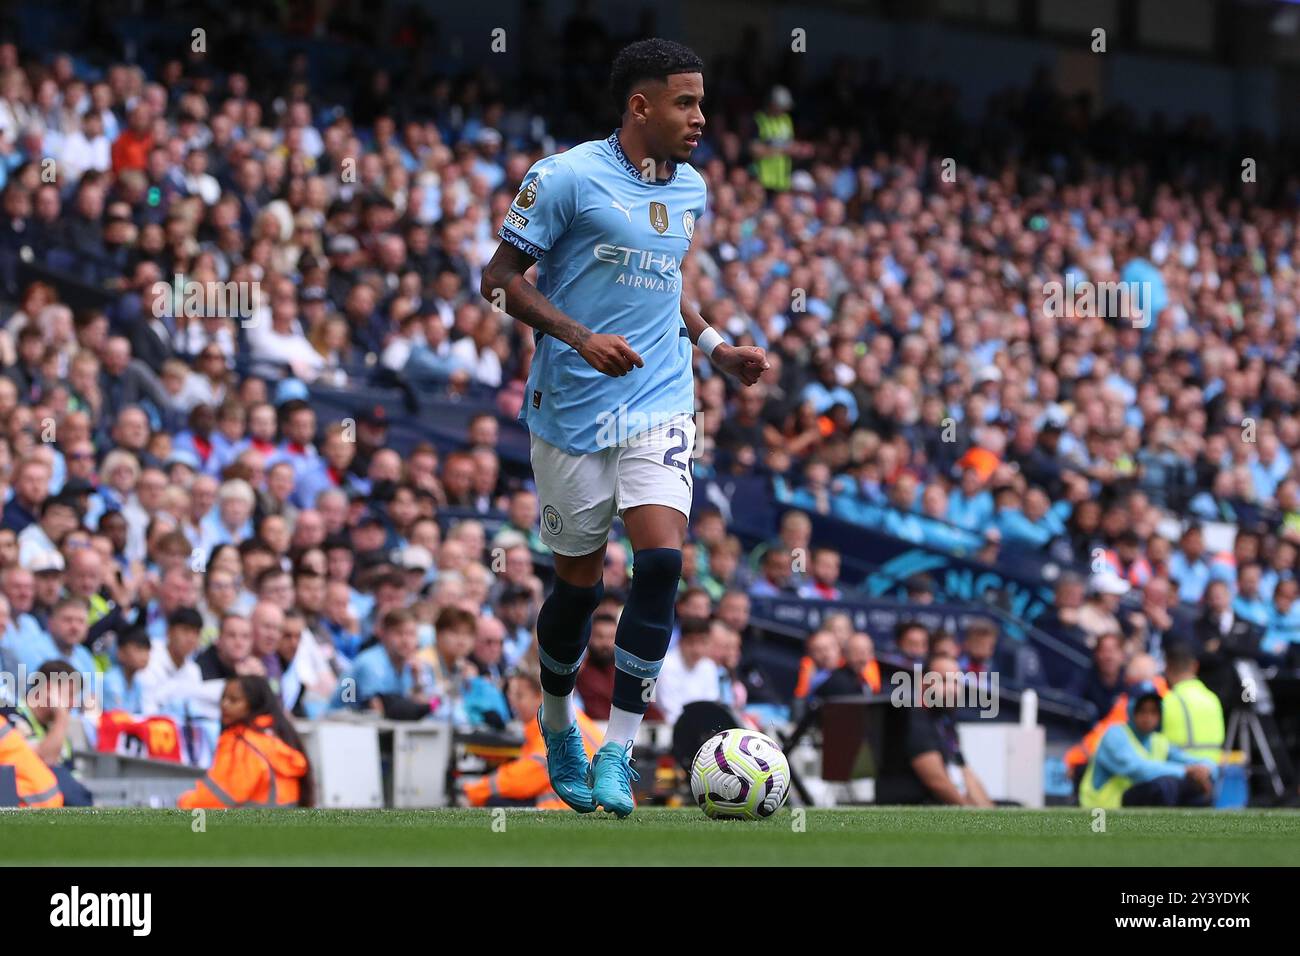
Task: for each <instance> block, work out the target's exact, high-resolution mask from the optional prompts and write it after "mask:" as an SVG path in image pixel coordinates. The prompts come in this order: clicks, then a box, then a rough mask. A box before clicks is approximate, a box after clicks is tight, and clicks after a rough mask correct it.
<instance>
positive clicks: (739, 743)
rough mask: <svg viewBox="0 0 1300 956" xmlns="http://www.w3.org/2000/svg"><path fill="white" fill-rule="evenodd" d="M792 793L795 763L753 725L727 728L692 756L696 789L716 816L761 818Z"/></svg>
mask: <svg viewBox="0 0 1300 956" xmlns="http://www.w3.org/2000/svg"><path fill="white" fill-rule="evenodd" d="M789 792H790V764H789V762H788V761H787V760H786V759H785V754H783V753H782V752H781V748H780V747H779V746H777V743H776V741H775V740H773V739H772V738H771V737H768V736H766V735H765V734H760V733H758V732H757V731H753V730H743V729H740V728H736V729H734V730H724V731H723V732H722V733H720V734H716V735H715V736H713V737H710V738H709V739H708V740H707V741H705V743H704V746H702V747H701V748H700V749H699V752H698V753H696V755H695V759H694V760H693V761H691V793H693V794H694V795H695V802H696V803H698V804H699V805H700V809H701V810H703V811H704V813H705V815H706V816H708V817H711V818H713V819H714V820H762V819H764V818H766V817H770V816H771V815H772V814H774V813H776V811H777V810H779V809H781V804H783V803H785V798H786V795H787V794H788V793H789Z"/></svg>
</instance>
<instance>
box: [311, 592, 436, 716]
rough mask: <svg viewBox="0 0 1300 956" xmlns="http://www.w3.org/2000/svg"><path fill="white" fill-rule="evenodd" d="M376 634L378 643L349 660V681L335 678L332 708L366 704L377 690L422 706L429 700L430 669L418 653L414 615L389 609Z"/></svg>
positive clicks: (403, 609) (431, 684) (431, 691)
mask: <svg viewBox="0 0 1300 956" xmlns="http://www.w3.org/2000/svg"><path fill="white" fill-rule="evenodd" d="M378 636H379V643H378V644H375V645H373V646H371V647H369V648H367V649H366V650H364V651H362V652H361V653H360V654H358V655H357V657H356V660H354V661H353V662H352V681H351V682H349V681H348V680H342V681H339V686H338V689H337V690H336V691H335V692H334V699H333V701H332V702H331V704H330V706H331V708H332V709H334V710H339V709H343V708H347V707H353V708H356V707H361V706H369V705H370V704H371V701H372V700H373V699H374V698H375V697H377V696H378V695H380V694H392V695H396V696H400V697H405V698H406V699H407V700H409V701H410V702H412V703H414V704H421V705H424V706H426V707H427V706H428V705H429V703H430V702H431V701H432V700H433V694H434V692H435V682H434V677H433V671H432V670H431V669H430V667H429V665H428V664H426V663H425V662H424V661H422V660H420V658H419V656H418V651H419V628H418V626H417V623H416V620H415V615H414V614H412V613H411V612H410V611H409V610H406V609H405V608H398V609H395V610H392V611H389V612H388V613H387V614H385V615H384V617H383V620H382V621H381V622H380V626H379V630H378Z"/></svg>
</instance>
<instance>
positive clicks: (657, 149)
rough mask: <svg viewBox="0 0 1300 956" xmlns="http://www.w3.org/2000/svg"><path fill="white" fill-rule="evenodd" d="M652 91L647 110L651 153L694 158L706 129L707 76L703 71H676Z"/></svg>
mask: <svg viewBox="0 0 1300 956" xmlns="http://www.w3.org/2000/svg"><path fill="white" fill-rule="evenodd" d="M648 92H649V100H650V103H649V108H648V109H647V110H646V120H647V122H646V136H647V139H648V140H649V145H650V147H651V153H652V155H655V156H665V157H668V158H670V159H672V160H674V161H676V162H684V161H686V160H688V159H690V158H691V153H693V152H694V151H695V147H696V146H698V145H700V135H701V133H702V131H703V129H704V112H703V111H702V110H701V108H700V103H701V102H702V101H703V99H704V76H703V75H702V74H700V73H674V74H672V75H671V76H669V77H668V81H667V83H665V84H664V85H663V86H658V85H655V86H654V87H652V88H651V90H650V91H648Z"/></svg>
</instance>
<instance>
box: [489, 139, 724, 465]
mask: <svg viewBox="0 0 1300 956" xmlns="http://www.w3.org/2000/svg"><path fill="white" fill-rule="evenodd" d="M707 196H708V190H707V188H706V187H705V184H704V179H703V178H702V177H701V176H700V174H699V173H698V172H696V171H695V169H694V168H692V167H691V166H689V165H687V164H685V163H677V164H676V165H675V167H674V169H673V172H672V174H671V175H670V177H669V178H668V179H666V180H661V181H653V180H652V181H647V180H645V179H643V178H642V176H641V174H640V172H639V171H638V170H637V168H636V166H634V165H633V164H632V162H631V161H630V160H629V159H628V158H627V156H626V155H625V154H624V152H623V148H622V146H621V145H620V143H619V141H618V132H617V131H615V132H614V133H613V134H611V135H610V136H609V138H608V139H598V140H592V141H590V142H587V143H582V144H581V145H579V146H575V147H574V148H573V149H570V150H568V151H567V152H564V153H558V154H556V155H554V156H548V157H547V158H545V159H542V160H539V161H538V162H537V163H535V164H534V165H533V167H532V168H531V169H530V170H529V171H528V175H526V176H525V177H524V181H523V184H522V188H521V189H520V190H519V193H518V195H516V196H515V200H514V202H513V203H512V204H511V206H510V210H509V212H507V213H506V218H505V224H504V225H503V226H502V227H501V231H500V232H499V233H498V235H500V237H501V238H502V239H504V240H505V241H506V242H509V243H510V244H511V245H514V246H516V247H518V248H519V249H521V250H523V251H524V252H526V253H528V254H529V255H530V256H533V257H534V258H536V259H538V260H539V263H538V267H537V269H538V276H537V288H538V289H539V290H540V291H541V293H542V294H543V295H545V296H546V297H547V298H548V299H549V300H550V301H551V302H552V303H554V305H555V307H556V308H558V309H559V310H560V311H562V312H564V314H565V315H568V316H570V317H571V318H573V319H574V320H575V321H578V322H581V323H582V324H583V325H585V326H586V327H587V328H589V329H591V330H592V331H593V332H599V333H605V334H610V335H621V336H623V337H624V338H626V339H627V342H628V344H629V345H631V346H632V348H633V349H634V350H635V351H636V353H637V354H638V355H640V356H641V359H642V361H643V362H644V363H645V365H644V367H643V368H635V367H634V368H633V369H632V371H630V372H629V373H628V374H627V375H625V376H623V377H621V378H614V377H612V376H609V375H605V374H603V373H601V372H598V371H596V370H595V369H594V368H592V367H591V366H590V365H588V364H587V363H586V361H584V360H583V358H582V356H580V355H579V354H578V353H577V351H576V350H574V349H572V348H570V347H569V346H568V345H566V344H565V343H563V342H561V341H559V340H558V339H556V338H555V337H554V336H550V335H543V334H542V333H540V332H534V333H533V338H534V341H535V342H536V343H537V353H536V355H535V356H534V357H533V364H532V370H531V373H530V375H529V377H528V388H527V391H526V392H525V393H524V406H523V409H522V410H521V411H520V413H519V419H520V420H521V421H523V422H525V423H527V425H528V429H529V431H531V432H532V433H533V434H535V435H537V436H539V437H541V438H542V439H544V440H545V441H547V442H549V443H550V444H552V445H554V446H556V447H557V448H561V449H563V450H564V451H566V452H568V453H569V454H572V455H578V454H588V453H591V452H594V451H597V450H599V449H601V448H605V447H609V446H610V444H611V443H612V442H611V438H616V439H618V440H619V441H620V442H621V440H622V439H623V438H626V437H631V436H632V435H635V434H638V433H639V432H641V431H645V430H646V429H647V428H650V427H653V426H655V425H657V424H661V423H662V422H663V421H665V420H667V418H668V417H670V416H671V415H673V414H677V413H682V412H684V413H686V414H688V415H690V414H693V413H694V411H695V381H694V377H693V375H692V371H691V340H690V338H689V336H688V335H687V332H686V324H685V322H684V321H683V320H682V315H681V295H682V276H681V262H682V259H683V257H685V255H686V252H687V250H688V249H689V248H690V244H691V235H692V234H693V233H694V231H695V222H696V220H698V219H699V217H701V216H702V215H704V210H705V202H706V199H707Z"/></svg>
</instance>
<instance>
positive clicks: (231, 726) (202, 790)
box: [176, 675, 312, 810]
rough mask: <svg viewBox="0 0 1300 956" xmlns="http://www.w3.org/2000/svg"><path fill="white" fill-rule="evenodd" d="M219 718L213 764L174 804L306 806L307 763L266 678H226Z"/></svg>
mask: <svg viewBox="0 0 1300 956" xmlns="http://www.w3.org/2000/svg"><path fill="white" fill-rule="evenodd" d="M221 724H222V726H223V727H224V728H225V729H224V730H222V732H221V739H220V740H218V741H217V752H216V755H215V756H214V757H213V760H212V768H211V769H210V770H209V771H208V772H207V774H206V775H205V776H204V777H203V778H202V779H201V780H199V781H198V782H197V783H196V784H195V786H194V789H193V790H189V791H187V792H185V793H183V794H181V797H180V799H179V800H178V801H177V804H176V805H177V806H179V807H181V808H182V809H186V810H191V809H194V808H195V807H210V808H212V809H217V810H220V809H225V808H227V807H293V806H311V800H312V777H311V764H310V763H309V762H308V761H307V757H306V755H305V754H304V753H303V747H302V741H301V740H300V739H299V738H298V733H297V731H295V730H294V729H293V724H291V723H290V722H289V719H288V718H287V717H286V716H285V715H284V711H283V710H282V709H281V707H280V701H279V698H278V697H277V696H276V693H275V691H273V690H272V689H271V685H270V684H269V683H267V681H266V679H265V678H263V677H251V676H247V675H245V676H240V677H236V678H233V679H231V680H229V681H227V682H226V690H225V693H224V694H222V697H221Z"/></svg>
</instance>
